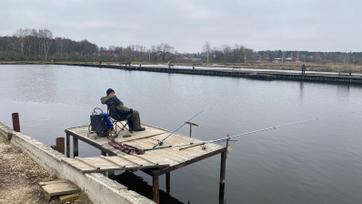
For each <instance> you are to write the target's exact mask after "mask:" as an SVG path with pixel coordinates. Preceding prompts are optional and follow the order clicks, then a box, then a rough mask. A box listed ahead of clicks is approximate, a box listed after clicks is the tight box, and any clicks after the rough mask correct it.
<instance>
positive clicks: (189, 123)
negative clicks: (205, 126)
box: [185, 121, 199, 137]
mask: <svg viewBox="0 0 362 204" xmlns="http://www.w3.org/2000/svg"><path fill="white" fill-rule="evenodd" d="M185 124H186V125H190V137H192V126H195V127H199V125H198V124H196V123H193V122H190V121H185Z"/></svg>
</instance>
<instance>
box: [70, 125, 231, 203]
mask: <svg viewBox="0 0 362 204" xmlns="http://www.w3.org/2000/svg"><path fill="white" fill-rule="evenodd" d="M143 127H145V128H146V130H145V131H142V132H133V133H130V132H128V131H127V130H123V131H121V132H119V134H118V136H117V137H116V138H114V139H113V140H114V141H116V142H118V143H122V144H123V145H124V144H127V145H130V146H133V147H136V148H139V149H142V150H149V149H152V147H154V146H155V145H156V144H158V143H159V142H160V141H161V140H162V139H164V138H165V137H167V136H168V134H170V132H169V131H167V130H165V129H162V128H158V127H154V126H152V125H146V124H143ZM65 132H66V155H67V157H68V158H66V159H64V161H65V162H67V163H68V164H70V165H71V166H73V167H74V168H76V169H78V170H79V171H82V172H83V173H88V172H101V171H111V170H142V171H144V172H145V173H148V174H150V175H151V176H152V186H153V200H154V201H155V202H156V203H160V195H159V176H161V175H163V174H165V175H166V190H167V192H170V172H171V171H174V170H176V169H179V168H182V167H184V166H187V165H189V164H192V163H195V162H198V161H200V160H203V159H206V158H209V157H212V156H214V155H217V154H220V155H221V164H220V181H219V197H222V196H223V195H224V186H225V166H226V152H227V145H226V146H221V145H217V144H212V143H207V144H204V145H202V146H195V147H192V148H187V149H184V150H181V149H180V148H181V147H185V146H187V145H190V144H199V143H202V142H204V141H201V140H199V139H195V138H190V137H187V136H183V135H180V134H176V133H175V134H173V135H172V136H170V137H168V139H167V140H165V141H164V142H163V145H162V146H161V147H167V148H159V149H153V150H149V151H145V153H144V154H141V155H129V154H126V153H124V152H122V151H120V150H118V149H116V148H114V147H113V146H111V145H110V144H108V142H109V141H110V140H109V139H108V138H105V137H98V136H97V135H96V134H95V133H89V131H88V125H85V126H78V127H72V128H68V129H66V130H65ZM71 137H73V156H74V157H75V159H73V158H69V157H70V144H71V142H70V138H71ZM78 140H81V141H83V142H85V143H87V144H89V145H91V146H93V147H96V148H98V149H100V150H101V151H102V154H103V155H107V154H108V156H100V157H87V158H81V157H78Z"/></svg>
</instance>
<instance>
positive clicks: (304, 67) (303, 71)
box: [302, 64, 307, 75]
mask: <svg viewBox="0 0 362 204" xmlns="http://www.w3.org/2000/svg"><path fill="white" fill-rule="evenodd" d="M306 70H307V67H306V66H305V64H303V65H302V74H303V75H304V74H305V71H306Z"/></svg>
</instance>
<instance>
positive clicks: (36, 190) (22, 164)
mask: <svg viewBox="0 0 362 204" xmlns="http://www.w3.org/2000/svg"><path fill="white" fill-rule="evenodd" d="M53 178H54V176H51V175H49V173H48V172H47V171H46V170H45V169H43V168H41V167H40V166H39V165H38V164H37V163H35V162H34V161H33V160H31V159H30V158H29V157H28V156H27V155H26V154H24V153H22V152H21V151H20V150H19V149H18V148H16V147H14V146H12V145H11V144H10V143H8V142H7V141H6V140H5V139H4V138H3V137H1V136H0V203H19V204H20V203H34V204H35V203H48V202H47V200H46V198H45V196H44V195H43V193H42V191H41V189H40V187H39V186H38V185H37V182H39V181H47V180H52V179H53Z"/></svg>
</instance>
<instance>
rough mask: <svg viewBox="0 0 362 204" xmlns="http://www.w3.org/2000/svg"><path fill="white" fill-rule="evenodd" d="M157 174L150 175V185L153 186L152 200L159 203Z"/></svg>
mask: <svg viewBox="0 0 362 204" xmlns="http://www.w3.org/2000/svg"><path fill="white" fill-rule="evenodd" d="M158 177H159V176H158V174H153V175H152V187H153V201H155V202H156V203H157V204H159V203H160V190H159V179H158Z"/></svg>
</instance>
